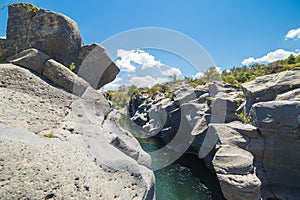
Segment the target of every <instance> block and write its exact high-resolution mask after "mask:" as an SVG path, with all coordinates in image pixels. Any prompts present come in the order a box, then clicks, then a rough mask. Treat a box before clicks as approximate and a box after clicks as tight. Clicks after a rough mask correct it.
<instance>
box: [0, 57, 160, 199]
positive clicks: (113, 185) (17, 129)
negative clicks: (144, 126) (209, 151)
mask: <svg viewBox="0 0 300 200" xmlns="http://www.w3.org/2000/svg"><path fill="white" fill-rule="evenodd" d="M50 61H51V60H50ZM50 64H51V63H50ZM52 64H53V63H52ZM54 64H55V63H54ZM54 64H53V65H52V66H51V67H52V68H54V66H55V65H54ZM59 68H62V69H66V68H65V67H63V66H60V67H59ZM46 69H47V65H46ZM44 72H45V70H44ZM46 72H47V71H46ZM57 72H58V73H65V72H64V71H62V72H61V71H60V69H59V70H58V71H57ZM74 75H75V74H74ZM0 76H1V83H0V99H1V102H2V103H1V104H0V111H1V112H0V118H1V120H0V143H1V145H0V151H1V152H3V153H2V154H1V158H0V165H1V177H0V178H1V184H2V185H1V187H0V193H1V195H3V196H5V198H7V199H34V198H38V199H51V198H52V199H62V198H67V199H80V198H84V199H88V198H92V199H114V198H120V199H134V198H135V199H149V200H150V199H155V193H154V175H153V172H152V171H151V170H150V169H149V168H148V167H149V166H150V164H151V159H150V156H149V155H148V154H147V153H145V152H144V151H143V150H142V149H141V147H140V146H139V144H138V142H137V140H136V139H135V138H133V136H131V135H130V133H128V132H126V131H124V130H122V129H121V128H120V127H119V126H118V124H117V119H115V118H114V117H113V115H114V114H113V112H112V111H111V108H110V105H109V103H108V102H107V100H106V99H105V97H104V95H103V93H102V92H101V91H96V90H94V89H92V88H91V87H89V88H87V89H86V90H85V92H84V94H82V96H81V97H80V98H78V97H76V96H74V95H73V94H71V93H68V92H66V91H65V90H61V89H60V88H57V87H55V86H54V85H53V84H51V83H50V82H46V81H45V79H43V78H41V77H39V76H38V75H37V74H33V73H32V72H31V71H29V70H27V69H23V68H21V67H18V66H16V65H13V64H2V65H0ZM75 76H76V75H75ZM68 77H69V76H66V78H68ZM53 80H54V79H53ZM68 82H70V80H68ZM7 105H11V106H7ZM110 113H112V117H110V116H109V114H110ZM24 183H27V184H26V186H25V185H24Z"/></svg>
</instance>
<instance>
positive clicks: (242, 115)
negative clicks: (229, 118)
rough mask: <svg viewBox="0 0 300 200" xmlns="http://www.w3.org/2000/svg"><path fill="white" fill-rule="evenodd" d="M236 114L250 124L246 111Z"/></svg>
mask: <svg viewBox="0 0 300 200" xmlns="http://www.w3.org/2000/svg"><path fill="white" fill-rule="evenodd" d="M236 116H237V117H238V118H239V120H241V121H242V122H244V123H245V124H249V123H250V119H249V118H248V117H247V115H246V114H245V113H243V112H242V113H240V114H236Z"/></svg>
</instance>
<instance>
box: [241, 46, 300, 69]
mask: <svg viewBox="0 0 300 200" xmlns="http://www.w3.org/2000/svg"><path fill="white" fill-rule="evenodd" d="M291 54H293V55H297V53H295V52H290V51H286V50H283V49H277V50H276V51H272V52H269V53H267V55H265V56H263V57H260V58H253V57H249V58H246V59H244V60H243V61H242V64H243V65H249V64H252V63H263V62H266V63H270V62H274V61H277V60H283V59H286V58H287V57H289V56H290V55H291Z"/></svg>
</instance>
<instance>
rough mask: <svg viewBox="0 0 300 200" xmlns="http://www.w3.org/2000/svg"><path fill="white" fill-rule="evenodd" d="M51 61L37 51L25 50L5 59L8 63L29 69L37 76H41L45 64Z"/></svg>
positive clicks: (48, 57)
mask: <svg viewBox="0 0 300 200" xmlns="http://www.w3.org/2000/svg"><path fill="white" fill-rule="evenodd" d="M49 59H51V58H50V56H48V55H46V54H45V53H43V52H41V51H39V50H37V49H33V48H31V49H27V50H24V51H22V52H20V53H18V54H16V55H14V56H11V57H9V58H7V61H8V62H9V63H13V64H15V65H19V66H21V67H25V68H27V69H31V70H33V71H35V72H36V73H38V74H42V72H43V71H44V67H45V62H46V61H47V60H49Z"/></svg>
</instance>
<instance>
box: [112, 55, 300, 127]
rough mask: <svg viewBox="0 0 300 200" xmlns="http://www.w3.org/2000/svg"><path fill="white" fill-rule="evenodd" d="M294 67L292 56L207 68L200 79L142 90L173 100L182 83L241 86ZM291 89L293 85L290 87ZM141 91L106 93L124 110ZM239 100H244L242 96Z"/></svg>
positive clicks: (299, 59)
mask: <svg viewBox="0 0 300 200" xmlns="http://www.w3.org/2000/svg"><path fill="white" fill-rule="evenodd" d="M295 67H300V55H298V56H294V55H290V56H289V57H288V58H287V59H285V60H279V61H275V62H273V63H270V64H267V65H265V64H253V65H251V66H249V67H247V66H242V67H233V68H231V69H230V70H225V71H223V72H221V73H220V72H219V71H218V70H217V68H216V67H214V66H212V67H209V68H208V69H207V70H206V71H204V72H203V76H202V77H201V78H196V79H195V78H190V77H185V78H184V79H183V80H178V79H177V77H176V76H173V77H171V78H172V81H170V82H168V83H164V84H156V85H154V86H152V87H151V88H147V87H146V88H142V89H143V90H144V91H145V92H146V93H148V95H149V96H155V95H156V94H158V93H166V94H167V96H168V98H170V99H173V98H174V94H173V93H172V91H173V89H174V88H175V87H177V86H180V85H181V84H182V83H183V82H186V83H188V84H190V85H191V86H192V87H197V86H198V85H205V84H206V83H209V82H212V81H221V80H223V81H224V82H226V83H229V84H234V85H237V86H241V84H243V83H245V82H248V81H252V80H254V79H255V78H256V77H259V76H264V75H268V74H274V73H279V72H282V71H287V70H291V69H294V68H295ZM290 87H291V88H292V87H293V85H291V86H290ZM140 90H141V89H138V88H137V87H136V86H134V85H131V86H125V85H122V86H120V87H119V88H118V90H115V91H108V93H109V98H110V100H111V101H112V103H113V104H114V105H115V106H116V108H124V107H126V106H127V104H128V102H129V100H130V97H131V95H132V94H134V93H139V91H140ZM239 98H241V99H245V97H244V96H240V97H239ZM207 100H208V101H213V99H207ZM237 103H238V104H241V103H242V100H240V101H239V102H237ZM238 117H239V119H240V120H242V121H243V122H244V123H249V119H248V118H247V116H246V115H245V114H244V113H241V114H239V115H238Z"/></svg>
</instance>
